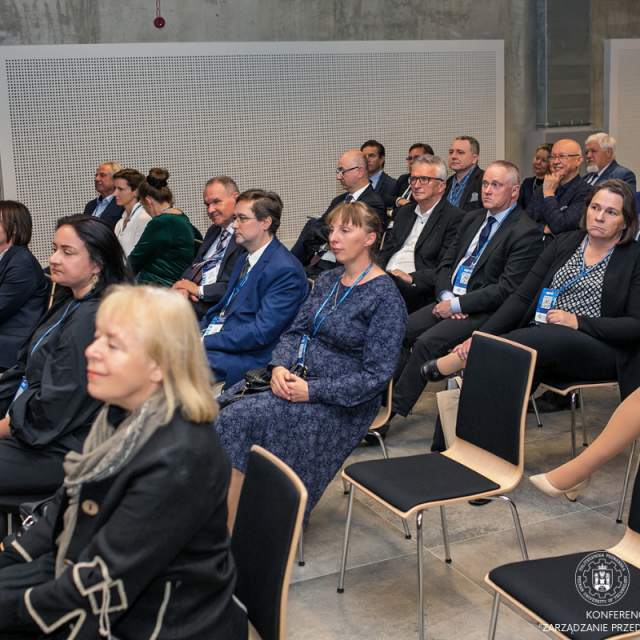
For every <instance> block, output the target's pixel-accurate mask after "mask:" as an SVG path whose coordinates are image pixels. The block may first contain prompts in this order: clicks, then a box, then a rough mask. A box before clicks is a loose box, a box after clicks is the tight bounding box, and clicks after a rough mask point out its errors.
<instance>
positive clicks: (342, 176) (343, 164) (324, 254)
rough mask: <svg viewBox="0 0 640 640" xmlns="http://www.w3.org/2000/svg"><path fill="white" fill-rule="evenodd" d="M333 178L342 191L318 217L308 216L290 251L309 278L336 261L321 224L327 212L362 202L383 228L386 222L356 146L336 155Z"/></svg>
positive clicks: (383, 211)
mask: <svg viewBox="0 0 640 640" xmlns="http://www.w3.org/2000/svg"><path fill="white" fill-rule="evenodd" d="M336 180H337V181H338V182H339V183H340V185H341V186H342V188H343V189H344V190H345V191H346V193H344V194H341V195H339V196H337V197H335V198H334V199H333V200H332V201H331V204H330V205H329V208H328V209H327V210H326V211H325V212H324V213H323V214H322V217H320V218H316V219H314V220H309V221H308V222H307V224H305V226H304V228H303V229H302V232H301V233H300V237H299V238H298V240H297V241H296V243H295V245H294V246H293V247H292V249H291V253H292V254H293V255H294V256H295V257H296V258H298V260H300V262H302V266H303V267H304V270H305V271H306V273H307V276H308V277H309V278H312V279H315V278H317V277H318V276H319V275H320V274H321V273H322V272H323V271H328V270H329V269H333V268H335V267H337V266H339V265H338V263H337V262H336V257H335V256H334V255H333V252H332V251H331V250H330V249H329V247H328V240H329V231H328V228H327V227H326V226H325V223H324V221H325V220H326V218H327V216H328V215H329V212H331V211H333V209H335V208H336V207H337V206H338V205H340V204H343V203H344V202H356V201H358V202H364V203H365V204H368V205H369V206H370V207H371V208H372V209H373V210H374V211H375V212H376V213H377V214H378V215H379V216H380V221H381V222H382V228H383V229H384V228H385V226H386V224H387V210H386V207H385V205H384V202H383V201H382V198H381V197H380V196H379V195H378V194H377V193H376V192H375V191H374V190H373V187H372V186H371V183H370V182H369V168H368V164H367V158H366V156H365V155H364V153H362V151H359V150H358V149H351V151H347V152H345V153H343V154H342V155H341V156H340V159H339V160H338V167H337V169H336Z"/></svg>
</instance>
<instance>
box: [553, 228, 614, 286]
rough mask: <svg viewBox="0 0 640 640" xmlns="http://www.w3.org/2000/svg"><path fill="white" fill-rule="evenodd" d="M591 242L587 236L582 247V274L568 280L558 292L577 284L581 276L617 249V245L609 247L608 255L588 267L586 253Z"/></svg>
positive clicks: (589, 271)
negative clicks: (585, 260)
mask: <svg viewBox="0 0 640 640" xmlns="http://www.w3.org/2000/svg"><path fill="white" fill-rule="evenodd" d="M588 244H589V236H587V237H586V238H585V240H584V248H583V249H582V265H581V266H580V275H578V276H576V277H575V278H574V279H573V280H571V282H567V284H565V285H564V287H561V288H560V289H558V294H560V293H562V292H563V291H564V290H565V289H568V288H569V287H570V286H571V285H572V284H575V283H576V282H578V280H580V278H583V277H584V276H586V275H587V274H588V273H591V272H592V271H593V270H594V269H595V268H596V267H597V266H598V265H599V264H601V263H602V262H604V261H605V260H606V259H607V258H608V257H609V256H610V255H611V252H612V251H613V250H614V249H615V247H611V249H609V251H608V253H607V255H606V256H605V257H604V258H602V260H599V261H598V262H596V263H595V264H593V265H591V266H590V267H589V268H588V269H587V267H586V265H585V263H584V254H585V253H586V251H587V245H588Z"/></svg>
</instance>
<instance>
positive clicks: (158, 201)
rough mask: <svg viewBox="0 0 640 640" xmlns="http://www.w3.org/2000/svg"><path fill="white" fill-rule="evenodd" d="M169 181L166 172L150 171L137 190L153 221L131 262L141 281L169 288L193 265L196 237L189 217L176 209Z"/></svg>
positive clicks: (133, 252)
mask: <svg viewBox="0 0 640 640" xmlns="http://www.w3.org/2000/svg"><path fill="white" fill-rule="evenodd" d="M168 179H169V172H168V171H167V170H166V169H151V170H150V171H149V175H148V176H147V178H146V179H145V180H144V181H143V182H142V183H141V184H140V186H139V187H138V198H139V200H140V202H141V203H142V206H143V207H144V208H145V210H146V212H147V213H148V214H149V215H150V216H151V221H150V222H149V224H147V226H146V228H145V230H144V232H143V234H142V236H141V237H140V240H139V241H138V244H136V246H135V248H134V250H133V251H132V252H131V253H130V254H129V263H130V265H131V268H132V269H133V271H134V273H135V274H136V276H137V278H138V281H139V282H145V283H150V284H159V285H164V286H167V287H170V286H171V285H172V284H173V283H174V282H176V281H177V280H179V279H180V277H181V276H182V274H183V273H184V271H185V269H187V267H189V266H190V265H191V261H192V260H193V253H194V237H195V236H194V229H193V227H192V226H191V223H190V222H189V218H187V216H186V215H185V214H184V213H182V211H180V209H176V208H174V206H173V194H172V193H171V189H169V187H168V186H167V180H168Z"/></svg>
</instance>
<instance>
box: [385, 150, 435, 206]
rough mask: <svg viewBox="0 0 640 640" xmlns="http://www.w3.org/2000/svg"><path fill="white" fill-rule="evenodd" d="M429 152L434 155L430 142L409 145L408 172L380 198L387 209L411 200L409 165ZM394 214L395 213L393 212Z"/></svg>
mask: <svg viewBox="0 0 640 640" xmlns="http://www.w3.org/2000/svg"><path fill="white" fill-rule="evenodd" d="M426 154H429V155H430V156H432V155H434V153H433V149H432V148H431V145H430V144H425V143H424V142H416V143H415V144H412V145H411V146H410V147H409V154H408V155H407V158H406V160H407V165H408V167H409V172H408V173H403V174H402V175H401V176H400V177H399V178H398V179H397V180H396V186H395V188H394V189H393V190H392V191H390V192H389V193H385V195H383V196H382V200H383V201H384V204H385V206H386V207H387V209H397V208H398V207H402V206H403V205H405V204H409V202H412V201H413V196H412V194H411V187H410V185H409V178H410V176H411V167H412V165H413V161H414V160H415V159H416V158H418V157H420V156H424V155H426ZM393 215H394V216H395V213H394V214H393Z"/></svg>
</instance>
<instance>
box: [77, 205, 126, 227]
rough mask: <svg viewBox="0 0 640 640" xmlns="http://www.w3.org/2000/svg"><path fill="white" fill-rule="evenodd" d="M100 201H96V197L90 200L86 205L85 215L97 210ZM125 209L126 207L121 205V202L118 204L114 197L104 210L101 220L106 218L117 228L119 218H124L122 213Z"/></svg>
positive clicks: (108, 222)
mask: <svg viewBox="0 0 640 640" xmlns="http://www.w3.org/2000/svg"><path fill="white" fill-rule="evenodd" d="M97 206H98V203H97V202H96V198H94V199H93V200H89V202H87V204H86V205H85V208H84V211H83V212H82V213H84V215H85V216H90V215H92V214H93V212H94V211H95V210H96V207H97ZM123 211H124V207H121V206H120V205H119V204H116V199H115V198H114V199H113V200H112V201H111V202H110V203H109V204H108V205H107V208H106V209H105V210H104V211H103V212H102V215H101V216H100V220H104V221H105V222H106V223H107V224H108V225H109V226H110V227H111V228H112V229H115V228H116V225H117V224H118V220H120V218H122V213H123Z"/></svg>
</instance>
